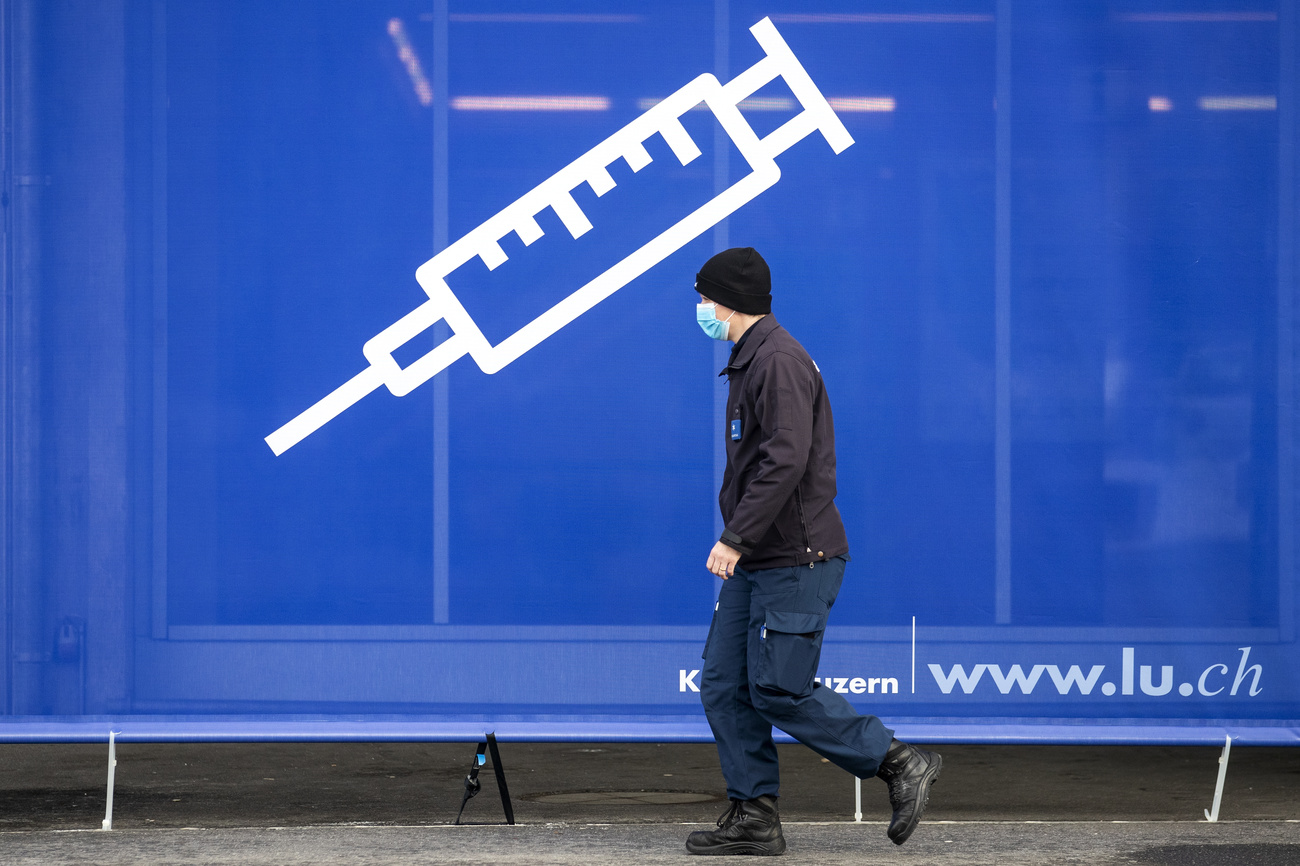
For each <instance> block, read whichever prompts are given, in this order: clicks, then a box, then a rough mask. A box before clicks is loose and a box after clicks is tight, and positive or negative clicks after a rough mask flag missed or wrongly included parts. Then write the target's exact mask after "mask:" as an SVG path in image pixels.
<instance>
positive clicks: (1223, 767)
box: [1205, 734, 1232, 822]
mask: <svg viewBox="0 0 1300 866" xmlns="http://www.w3.org/2000/svg"><path fill="white" fill-rule="evenodd" d="M1231 752H1232V735H1231V734H1228V735H1226V736H1225V737H1224V738H1223V754H1222V755H1220V756H1219V781H1218V782H1216V783H1215V785H1214V805H1213V806H1211V807H1210V808H1209V809H1208V810H1207V811H1206V812H1205V820H1207V821H1210V822H1214V821H1218V820H1219V803H1220V802H1222V801H1223V780H1224V779H1226V778H1227V777H1228V755H1229V754H1230V753H1231Z"/></svg>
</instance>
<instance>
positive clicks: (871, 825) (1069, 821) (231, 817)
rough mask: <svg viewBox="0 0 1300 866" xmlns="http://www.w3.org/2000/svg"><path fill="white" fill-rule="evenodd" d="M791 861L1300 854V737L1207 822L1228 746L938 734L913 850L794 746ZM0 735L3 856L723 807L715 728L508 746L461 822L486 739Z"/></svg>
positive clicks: (678, 820)
mask: <svg viewBox="0 0 1300 866" xmlns="http://www.w3.org/2000/svg"><path fill="white" fill-rule="evenodd" d="M779 749H780V752H781V762H782V792H781V793H782V796H781V801H780V802H781V815H782V822H783V824H784V825H785V832H786V838H787V842H788V843H789V850H788V852H787V854H786V858H787V860H790V861H792V862H814V861H815V862H817V863H827V864H834V863H850V862H852V863H902V862H911V863H940V864H948V863H953V864H959V863H960V864H967V863H989V864H993V863H997V864H1022V863H1023V864H1056V863H1102V864H1109V863H1116V864H1118V863H1133V864H1151V866H1173V864H1180V866H1181V864H1189V866H1199V864H1202V863H1204V864H1207V866H1208V864H1228V866H1232V864H1243V866H1246V864H1249V866H1282V864H1286V866H1295V864H1300V749H1286V748H1251V747H1242V746H1235V747H1234V748H1233V750H1232V759H1231V762H1230V765H1229V768H1228V774H1227V783H1226V785H1225V789H1224V794H1223V801H1222V805H1221V807H1220V821H1219V822H1218V823H1215V824H1210V823H1208V822H1206V821H1205V820H1204V816H1203V810H1205V809H1208V808H1210V805H1211V802H1212V800H1213V795H1214V785H1215V780H1216V777H1217V773H1218V757H1219V751H1220V750H1219V749H1218V748H1212V747H1137V746H1134V747H1114V746H1104V747H1089V746H981V745H961V746H954V745H948V746H943V747H939V750H940V751H941V752H942V753H943V755H944V771H943V775H942V777H941V779H940V780H939V782H938V783H937V784H936V786H935V788H934V794H933V796H932V798H931V803H930V808H929V810H928V811H927V813H926V820H925V821H924V822H923V823H922V825H921V827H920V828H919V829H918V830H917V831H916V834H915V835H914V836H913V837H912V839H911V840H910V841H909V842H908V843H907V844H906V845H905V846H903V847H901V848H897V847H896V846H894V845H893V844H892V843H890V842H889V841H888V839H887V838H886V837H885V833H884V831H885V826H886V822H887V820H888V818H889V803H888V798H887V796H886V792H885V787H884V785H883V784H882V783H881V782H880V781H879V780H876V779H868V780H864V782H863V784H862V799H863V805H862V809H863V821H862V823H855V822H854V784H853V779H852V777H851V776H849V775H848V774H847V773H845V772H843V771H842V770H840V769H838V768H836V767H834V766H832V765H830V764H828V763H825V762H824V761H822V759H821V758H819V757H818V756H816V755H815V754H813V753H812V752H810V751H809V750H807V749H805V748H803V747H802V746H797V745H789V746H784V745H783V746H780V747H779ZM107 751H108V750H107V746H106V745H80V744H79V745H45V744H42V745H0V862H2V863H5V864H28V863H32V864H35V863H41V864H48V863H83V862H84V863H92V862H93V863H104V864H116V863H132V864H152V863H248V864H261V863H266V864H285V863H299V862H312V863H358V864H370V863H376V864H377V863H384V864H388V863H393V864H398V863H503V864H506V863H556V864H567V863H659V862H667V861H673V862H685V860H686V858H687V857H688V856H689V855H687V854H686V853H685V849H684V848H683V845H682V843H683V840H684V839H685V836H686V834H687V833H688V832H690V830H692V829H699V828H701V827H705V826H709V825H711V824H712V822H713V821H714V820H715V819H716V818H717V816H718V815H719V814H720V813H721V812H722V811H723V810H724V809H725V808H726V803H725V799H724V798H725V793H724V791H725V789H724V785H723V781H722V777H721V774H720V772H719V770H718V762H717V755H716V753H715V751H714V749H713V747H712V746H711V745H700V744H645V743H588V744H576V743H509V742H506V743H502V744H501V757H502V764H503V765H504V770H505V775H506V780H507V783H508V786H509V789H510V794H511V800H512V804H513V806H514V812H515V817H516V820H517V821H518V822H519V823H518V824H517V825H516V826H514V827H507V826H502V824H503V822H504V817H503V813H502V807H501V802H500V799H499V797H498V791H497V787H496V783H495V780H494V778H493V774H492V771H491V768H490V767H488V768H485V769H484V770H483V771H481V772H480V776H479V778H480V779H481V780H482V784H483V787H482V791H481V793H480V794H479V795H478V796H477V797H475V798H474V799H472V800H470V802H469V804H468V805H467V807H466V810H465V815H464V820H465V821H466V822H469V823H468V824H467V825H464V826H450V825H451V824H452V822H453V821H454V820H455V817H456V812H457V808H458V807H459V805H460V801H461V792H462V791H463V790H464V789H463V785H462V779H463V778H464V776H465V775H466V773H467V772H468V770H469V767H470V765H471V762H472V759H473V756H474V745H473V744H470V743H374V744H366V743H348V744H328V743H304V744H283V743H271V744H265V743H259V744H248V743H202V744H198V743H195V744H141V743H124V744H119V745H118V749H117V757H118V765H117V771H116V785H115V797H114V810H113V812H114V814H113V830H112V831H111V832H108V833H104V832H100V831H99V829H98V828H99V827H100V822H101V821H102V820H103V817H104V806H105V777H106V771H107Z"/></svg>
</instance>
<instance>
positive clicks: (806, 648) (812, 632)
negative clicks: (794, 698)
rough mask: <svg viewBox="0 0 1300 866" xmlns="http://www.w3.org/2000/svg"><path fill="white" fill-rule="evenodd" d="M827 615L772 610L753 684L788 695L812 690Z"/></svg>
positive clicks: (759, 642)
mask: <svg viewBox="0 0 1300 866" xmlns="http://www.w3.org/2000/svg"><path fill="white" fill-rule="evenodd" d="M825 630H826V614H824V613H795V612H793V611H787V610H769V611H768V612H767V619H766V623H765V625H764V626H763V628H762V631H761V632H760V633H759V638H758V664H757V665H756V670H755V671H754V685H756V686H760V687H762V688H765V689H770V690H772V691H777V692H783V693H785V694H788V695H804V694H807V693H809V692H810V691H812V681H813V675H814V674H816V673H817V661H818V660H819V659H820V658H821V654H822V635H823V634H824V633H825Z"/></svg>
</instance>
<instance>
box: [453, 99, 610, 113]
mask: <svg viewBox="0 0 1300 866" xmlns="http://www.w3.org/2000/svg"><path fill="white" fill-rule="evenodd" d="M609 106H610V101H609V97H607V96H454V97H452V100H451V107H452V108H453V109H455V110H456V111H609Z"/></svg>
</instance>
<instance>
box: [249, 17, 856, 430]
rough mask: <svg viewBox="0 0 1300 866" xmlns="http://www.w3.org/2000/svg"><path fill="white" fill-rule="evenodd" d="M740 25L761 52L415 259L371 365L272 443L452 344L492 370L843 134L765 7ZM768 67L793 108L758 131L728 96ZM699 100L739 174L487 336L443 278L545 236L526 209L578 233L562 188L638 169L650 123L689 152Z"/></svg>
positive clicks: (689, 156) (410, 371)
mask: <svg viewBox="0 0 1300 866" xmlns="http://www.w3.org/2000/svg"><path fill="white" fill-rule="evenodd" d="M750 32H751V33H752V34H753V35H754V38H755V39H757V40H758V43H759V45H760V46H761V47H762V49H763V51H764V52H765V56H764V57H763V58H762V59H761V60H759V61H758V62H757V63H755V64H754V65H753V66H751V67H750V68H748V69H746V70H745V71H743V72H741V73H740V74H739V75H737V76H736V77H735V78H733V79H732V80H731V81H730V82H728V83H727V84H726V85H725V86H724V85H722V84H720V83H719V82H718V80H717V78H715V77H714V76H712V75H707V74H706V75H700V76H698V77H697V78H696V79H695V80H693V81H691V82H690V83H689V84H687V85H686V86H684V87H682V88H681V89H680V90H678V91H676V92H675V93H673V94H671V95H669V96H668V97H667V98H665V99H664V100H662V101H660V102H658V103H656V104H655V105H654V107H652V108H650V109H649V110H647V111H646V112H645V113H644V114H642V115H641V116H640V117H638V118H636V119H635V120H633V121H632V122H631V123H629V124H628V125H627V126H625V127H623V128H622V129H621V130H619V131H618V132H616V133H614V134H613V135H611V136H610V137H609V138H607V139H605V141H603V142H601V143H600V144H598V145H596V147H594V148H592V149H591V150H590V151H588V152H587V153H586V154H584V155H582V156H581V157H579V158H578V159H577V160H575V161H574V162H572V163H570V164H569V165H568V166H566V167H565V168H563V169H561V170H560V171H559V172H557V173H556V174H555V175H553V176H552V177H551V178H549V179H548V180H546V181H543V182H542V183H541V184H540V185H539V186H537V187H535V188H534V189H533V190H531V191H529V192H528V193H526V194H525V195H524V196H523V197H521V198H520V199H519V200H518V201H516V202H515V203H514V204H512V205H510V206H508V207H506V208H505V209H504V210H502V211H501V212H500V213H498V214H497V215H496V216H494V217H491V218H490V219H488V220H487V221H486V222H485V223H483V224H482V225H480V226H479V227H478V228H476V229H474V230H473V231H471V232H470V233H469V234H467V235H465V236H464V237H462V238H461V239H460V240H458V241H456V242H455V243H453V244H452V245H450V246H449V247H447V248H446V249H444V250H442V251H441V252H439V253H438V254H437V255H435V256H434V257H433V258H432V259H430V260H429V261H427V262H425V263H424V264H423V265H421V266H420V267H419V269H418V270H417V271H416V279H417V280H418V281H419V283H420V286H421V287H422V288H423V289H424V291H425V293H426V294H428V296H429V300H428V301H427V302H425V303H424V304H421V305H420V306H419V307H417V308H416V309H415V310H413V311H412V312H411V313H408V314H407V315H406V316H403V317H402V318H401V319H399V320H398V321H397V322H395V323H393V324H392V325H390V326H389V327H388V328H385V329H384V330H383V331H381V332H380V333H379V334H378V335H376V336H375V337H373V338H372V339H370V340H368V341H367V342H366V343H365V345H364V346H363V347H362V352H363V354H364V355H365V357H366V359H367V360H368V361H369V362H370V366H369V367H368V368H367V369H366V370H363V371H362V372H361V373H360V374H358V375H356V376H354V377H353V378H352V379H350V380H348V382H347V383H345V384H344V385H343V386H341V387H339V388H336V389H335V390H334V391H332V392H330V393H329V394H328V395H326V396H325V397H324V398H323V399H321V400H320V401H318V402H317V403H316V404H314V405H313V406H311V407H310V408H308V409H307V410H306V411H305V412H303V413H301V414H300V415H298V416H297V417H296V418H294V419H293V420H292V421H290V422H289V423H287V424H285V425H284V426H283V427H281V428H280V429H279V430H276V431H275V432H274V433H272V434H271V435H270V436H268V437H266V442H267V444H268V445H270V446H271V450H272V451H274V452H275V453H276V454H282V453H284V451H286V450H287V449H289V448H291V447H293V446H294V445H296V444H297V443H298V442H301V441H302V440H303V439H304V438H306V437H307V436H309V435H311V433H313V432H314V431H316V430H318V429H320V427H321V426H322V425H324V424H326V423H328V422H329V421H330V419H332V418H334V417H336V416H337V415H338V414H339V413H340V412H342V411H344V410H345V409H347V408H348V407H349V406H351V405H352V404H354V403H355V402H356V401H358V400H360V399H361V398H362V397H364V396H365V395H366V394H368V393H370V392H371V391H373V390H374V389H375V388H376V387H378V386H379V385H380V384H383V385H385V386H386V387H387V388H388V390H389V391H390V392H392V393H393V394H394V395H396V396H402V395H405V394H407V393H410V392H411V391H412V390H413V389H415V388H416V387H418V386H419V385H421V384H423V383H424V382H426V381H428V380H429V379H430V378H432V377H433V376H435V375H437V374H438V373H439V372H440V371H442V370H443V369H445V368H446V367H447V366H448V365H449V364H451V363H452V362H454V361H455V360H456V359H457V358H459V357H461V356H462V355H465V354H469V355H470V356H471V357H472V358H473V359H474V361H475V363H477V364H478V366H479V368H480V369H482V370H483V371H484V372H485V373H495V372H497V371H499V370H500V369H502V368H503V367H505V366H506V365H507V364H510V363H511V362H512V361H514V360H515V359H517V358H518V357H519V356H520V355H522V354H523V353H524V352H527V351H528V350H530V349H532V348H533V347H535V346H537V345H538V344H539V343H540V342H542V341H543V340H545V339H547V338H548V337H550V336H551V335H552V334H554V333H555V332H556V331H558V330H559V329H561V328H563V327H564V326H565V325H567V324H568V323H569V322H571V321H573V320H574V319H576V318H577V317H578V316H580V315H582V314H583V313H585V312H586V311H587V310H589V309H591V308H592V307H593V306H595V305H596V304H598V303H600V302H601V301H602V300H604V299H605V298H607V297H609V296H610V295H611V294H613V293H614V292H616V291H618V290H619V289H621V288H622V287H623V286H626V285H627V284H628V283H630V282H631V281H632V280H634V279H636V278H637V277H639V276H640V275H641V274H643V273H645V272H646V271H647V270H648V269H650V268H651V267H653V266H654V265H656V264H658V263H659V262H661V261H663V260H664V259H665V258H667V257H668V256H669V255H671V254H672V253H674V252H676V251H677V250H679V249H681V248H682V247H683V246H685V245H686V244H687V243H689V242H690V241H692V240H694V239H695V238H697V237H699V236H700V235H702V234H704V233H705V232H706V231H708V230H709V229H711V228H712V227H713V226H715V225H716V224H717V223H719V222H720V221H721V220H723V219H726V218H727V217H728V216H729V215H731V214H732V213H735V212H736V210H738V209H739V208H741V207H743V206H744V205H745V204H747V203H748V202H750V201H751V200H753V198H754V197H755V196H757V195H759V194H760V193H761V192H763V190H765V189H767V188H768V187H770V186H771V185H772V184H774V183H776V182H777V181H778V180H779V179H780V177H781V171H780V168H779V167H778V166H777V164H776V161H775V157H776V156H778V155H779V154H781V153H783V152H784V151H785V150H786V149H787V148H789V147H791V146H792V145H793V144H794V143H795V142H798V141H800V140H802V139H803V138H804V137H805V136H807V135H808V134H810V133H811V132H813V131H814V130H816V131H819V132H820V133H821V134H822V137H823V138H825V139H826V142H827V144H829V145H830V147H831V150H832V151H834V152H835V153H839V152H841V151H842V150H844V149H845V148H846V147H848V146H849V145H851V144H852V143H853V139H852V137H851V136H850V135H849V133H848V130H846V129H845V128H844V124H843V123H841V122H840V119H839V118H838V117H837V116H836V115H835V111H834V109H833V108H832V107H831V106H830V104H828V103H827V101H826V98H825V97H824V96H823V95H822V93H821V91H820V90H818V89H817V85H816V84H814V83H813V81H812V79H811V78H810V77H809V76H808V73H807V72H806V71H805V70H804V68H803V66H802V64H800V63H799V60H798V58H797V57H795V56H794V53H793V52H792V51H791V50H790V47H789V46H788V45H787V44H786V43H785V40H784V39H782V38H781V34H780V33H778V32H777V30H776V27H774V26H773V25H772V22H771V21H770V20H769V19H767V18H764V19H763V20H762V21H760V22H758V23H757V24H755V25H754V26H753V27H751V28H750ZM777 78H781V79H783V80H784V82H785V84H786V85H787V86H789V88H790V91H791V92H792V93H793V94H794V96H795V100H796V101H797V102H798V104H799V105H800V106H802V110H801V111H799V112H798V113H797V114H795V115H794V116H793V117H792V118H790V119H789V120H786V121H785V122H784V123H782V124H781V125H780V126H779V127H777V129H775V130H774V131H772V132H770V133H768V134H767V135H766V136H763V137H761V138H760V137H759V136H758V134H757V133H756V132H755V131H754V129H753V128H752V127H751V126H750V125H749V122H748V121H747V120H746V119H745V117H744V115H743V114H742V113H741V111H740V109H739V108H738V107H737V106H738V105H740V104H741V103H743V102H744V101H745V100H746V99H749V98H750V97H752V96H753V94H754V92H755V91H757V90H759V89H760V88H762V87H764V86H765V85H767V84H768V83H769V82H772V81H774V80H776V79H777ZM700 105H704V106H706V107H707V108H708V109H709V110H710V111H712V113H713V115H714V117H715V118H716V119H717V121H718V123H719V124H720V125H721V127H722V129H723V130H724V132H725V133H726V135H727V137H728V138H729V139H730V140H731V143H732V145H734V146H735V147H736V148H737V150H738V151H739V153H740V155H741V157H742V158H743V159H744V161H745V162H746V163H748V165H749V167H750V169H751V172H750V174H748V175H746V176H743V177H741V178H740V179H739V180H737V181H735V182H734V183H732V184H731V186H729V187H727V188H726V189H725V190H723V191H721V192H719V193H717V194H715V195H714V196H713V197H712V198H711V199H709V200H708V201H706V202H705V203H704V204H702V205H700V206H699V207H697V208H696V209H695V210H693V211H691V212H690V213H689V214H688V215H687V216H685V217H682V218H680V219H678V220H677V222H675V223H673V224H672V225H670V226H667V227H665V228H662V229H661V230H660V231H659V233H658V234H657V235H655V236H654V237H653V238H651V239H650V240H649V241H646V242H644V243H643V244H642V245H641V246H640V247H638V248H637V249H635V250H633V251H631V252H629V253H627V254H626V255H625V256H624V257H623V258H622V259H621V260H619V261H618V262H617V263H615V264H614V265H612V266H610V267H608V268H607V269H606V270H605V271H603V272H602V273H601V274H599V275H598V276H596V277H594V278H592V279H590V280H588V282H586V283H585V284H584V285H582V286H578V287H576V288H574V289H573V290H572V291H571V292H570V293H569V294H568V295H567V296H566V297H564V298H562V299H561V300H559V301H558V302H557V303H555V304H554V305H552V306H551V307H550V308H549V309H547V310H546V311H545V312H543V313H542V314H541V315H538V316H537V317H536V318H534V319H533V320H532V321H530V322H528V323H527V324H526V325H524V326H523V327H522V328H519V329H518V330H517V331H515V332H514V333H513V334H511V335H510V336H508V337H506V338H505V339H504V340H502V341H501V342H499V343H496V344H493V343H492V342H491V341H489V340H488V339H487V337H486V336H484V334H483V331H482V330H481V329H480V328H479V326H478V325H477V324H476V323H475V322H474V319H473V318H472V317H471V316H470V315H469V313H468V311H466V309H465V307H464V304H463V303H462V302H461V300H460V299H459V298H458V297H457V296H456V294H455V293H454V292H453V291H452V290H451V287H450V286H449V285H448V284H447V281H446V278H447V277H448V276H449V275H451V274H452V273H453V272H455V271H456V270H457V269H458V268H460V267H461V266H462V265H463V264H465V263H466V262H468V261H469V260H470V259H472V258H474V257H478V258H479V259H480V260H481V261H482V262H483V264H484V265H486V266H487V268H488V270H495V269H496V268H498V267H499V266H500V265H501V264H503V263H504V262H506V261H507V260H508V256H507V254H506V252H505V250H504V249H503V248H502V246H501V243H500V241H501V240H502V239H503V238H504V237H505V236H506V235H507V234H509V233H510V232H514V233H515V234H516V235H518V237H519V239H520V241H522V242H523V244H524V246H529V245H531V244H532V243H534V242H535V241H537V240H538V239H539V238H541V237H542V236H543V235H544V232H543V229H542V227H541V225H540V224H539V223H538V221H537V216H538V214H540V213H541V212H542V211H543V210H545V209H547V208H549V209H551V210H552V211H554V213H555V214H556V216H557V217H558V218H559V219H560V221H561V223H563V225H564V227H565V228H566V229H567V230H568V232H569V234H570V235H572V236H573V237H574V238H578V237H581V236H582V235H584V234H586V233H587V232H588V231H590V230H591V229H592V224H591V221H590V219H588V217H587V215H586V214H585V213H584V212H583V210H582V208H581V207H580V206H579V205H578V203H577V202H576V201H575V200H574V198H573V192H574V191H575V190H576V188H577V187H578V186H579V185H580V184H583V183H585V184H586V185H587V186H589V187H590V188H591V190H592V191H593V192H594V193H595V194H596V196H597V197H601V196H603V195H604V194H605V193H607V192H609V191H610V190H611V189H613V188H614V187H615V185H616V183H615V181H614V178H613V176H612V175H611V174H610V172H609V166H610V165H611V163H613V162H614V161H615V160H617V159H619V158H622V159H623V160H624V161H625V162H626V163H627V165H628V167H629V168H630V169H631V170H632V171H633V172H634V173H635V172H639V171H640V170H641V169H643V168H645V167H646V166H647V165H649V164H650V163H651V161H652V159H651V156H650V152H649V151H648V150H646V147H645V144H644V142H645V141H646V140H648V139H649V138H650V137H651V136H653V135H655V134H658V135H660V136H661V137H662V138H663V140H664V141H665V142H666V143H667V145H668V147H669V149H671V150H672V152H673V154H674V155H675V156H676V157H677V159H678V161H680V162H681V164H682V165H686V164H687V163H689V162H691V161H692V160H694V159H696V158H697V157H699V156H700V155H701V151H700V148H699V146H698V145H697V143H696V141H695V140H694V139H692V138H691V136H690V134H689V133H687V131H686V129H685V127H684V126H683V125H682V122H681V120H680V119H679V118H680V117H681V116H682V115H683V114H685V113H686V112H688V111H691V110H692V109H694V108H696V107H698V106H700ZM792 108H793V104H792ZM733 164H734V163H733ZM439 319H442V320H445V321H446V323H447V324H448V325H449V326H450V328H451V332H452V333H451V336H450V337H448V338H447V339H446V340H444V341H443V342H442V343H440V344H439V345H438V346H436V347H435V348H433V349H432V350H431V351H429V352H427V353H426V354H425V355H424V356H423V357H421V358H419V359H417V360H416V361H414V362H412V363H411V364H409V365H407V366H406V367H402V366H400V365H399V364H398V363H397V362H396V361H395V360H394V359H393V357H392V353H393V352H394V351H396V350H397V349H398V347H400V346H402V345H404V344H405V343H407V342H409V341H410V340H411V339H412V338H413V337H414V336H415V335H416V334H419V333H422V332H423V331H425V330H426V329H427V328H428V327H429V326H431V325H433V324H434V323H435V322H437V321H438V320H439Z"/></svg>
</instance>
